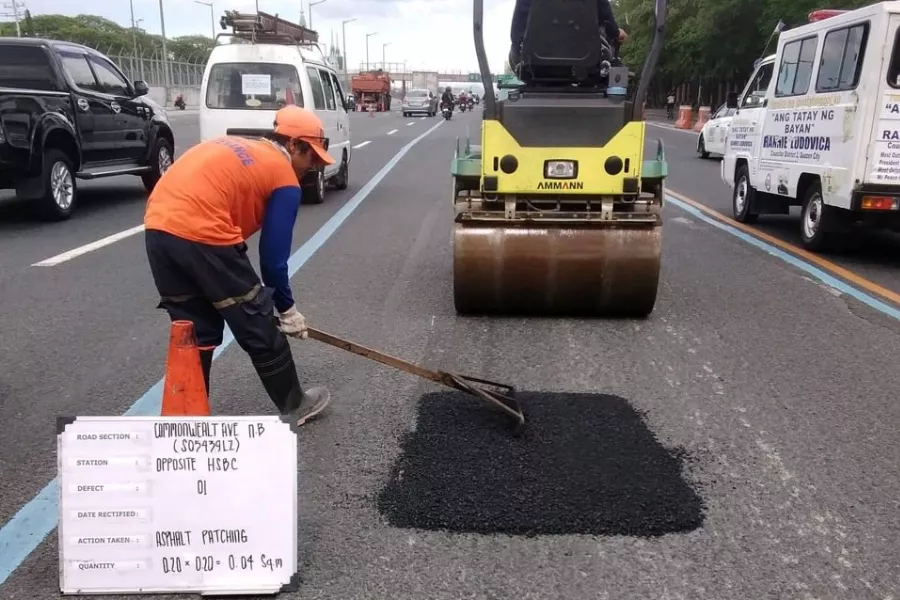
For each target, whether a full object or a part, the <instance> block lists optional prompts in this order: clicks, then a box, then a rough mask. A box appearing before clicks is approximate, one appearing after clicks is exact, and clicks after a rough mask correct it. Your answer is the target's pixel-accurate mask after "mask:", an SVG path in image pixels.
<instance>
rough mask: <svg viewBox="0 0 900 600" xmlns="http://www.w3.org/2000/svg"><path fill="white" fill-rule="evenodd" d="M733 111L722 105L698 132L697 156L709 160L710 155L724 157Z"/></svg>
mask: <svg viewBox="0 0 900 600" xmlns="http://www.w3.org/2000/svg"><path fill="white" fill-rule="evenodd" d="M735 110H736V109H734V108H728V107H727V106H725V105H724V104H723V105H722V106H720V107H719V109H718V110H717V111H716V112H715V114H714V115H713V116H712V117H710V119H709V121H707V122H706V124H705V125H704V126H703V129H701V130H700V137H698V138H697V154H699V155H700V158H709V155H710V154H718V155H719V156H724V154H725V139H726V137H727V136H728V129H729V128H730V127H731V120H732V119H733V118H734V111H735Z"/></svg>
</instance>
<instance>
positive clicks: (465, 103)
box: [459, 100, 469, 112]
mask: <svg viewBox="0 0 900 600" xmlns="http://www.w3.org/2000/svg"><path fill="white" fill-rule="evenodd" d="M467 108H469V103H468V101H466V100H460V101H459V112H466V109H467Z"/></svg>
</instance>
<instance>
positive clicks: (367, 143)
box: [353, 140, 372, 150]
mask: <svg viewBox="0 0 900 600" xmlns="http://www.w3.org/2000/svg"><path fill="white" fill-rule="evenodd" d="M371 143H372V140H366V141H364V142H360V143H359V144H357V145H355V146H353V149H354V150H356V149H357V148H362V147H363V146H368V145H369V144H371Z"/></svg>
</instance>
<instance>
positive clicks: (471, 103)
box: [467, 98, 475, 110]
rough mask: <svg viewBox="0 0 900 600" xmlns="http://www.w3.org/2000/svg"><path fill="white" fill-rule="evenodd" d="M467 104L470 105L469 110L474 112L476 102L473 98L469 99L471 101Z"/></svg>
mask: <svg viewBox="0 0 900 600" xmlns="http://www.w3.org/2000/svg"><path fill="white" fill-rule="evenodd" d="M467 104H468V108H469V110H473V109H474V108H475V101H474V100H473V99H472V98H469V101H468V103H467Z"/></svg>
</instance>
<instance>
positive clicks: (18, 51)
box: [0, 38, 175, 220]
mask: <svg viewBox="0 0 900 600" xmlns="http://www.w3.org/2000/svg"><path fill="white" fill-rule="evenodd" d="M148 92H149V88H148V87H147V84H146V83H144V82H143V81H135V82H134V83H131V82H129V81H128V79H127V78H126V77H125V76H124V75H123V74H122V71H121V70H119V68H118V67H117V66H116V65H115V64H114V63H113V62H112V61H111V60H109V59H108V58H107V57H106V56H104V55H103V54H101V53H99V52H97V51H96V50H92V49H91V48H87V47H85V46H81V45H79V44H72V43H69V42H59V41H53V40H41V39H33V38H0V189H15V190H16V196H18V197H19V198H22V199H26V200H30V201H31V204H32V207H33V208H34V210H35V212H36V213H37V214H38V215H39V216H41V217H42V218H45V219H48V220H62V219H68V218H69V217H70V216H71V215H72V211H73V210H74V208H75V205H76V199H77V196H76V188H77V186H76V179H97V178H100V177H113V176H116V175H140V177H141V179H142V180H143V182H144V186H145V187H146V188H147V191H151V190H152V189H153V186H155V185H156V182H157V181H158V180H159V178H160V177H161V176H162V174H163V173H164V172H165V170H166V169H167V168H168V167H169V166H170V165H171V164H172V161H173V159H174V156H175V138H174V136H173V134H172V127H171V126H170V124H169V120H168V117H167V116H166V112H165V110H163V108H162V107H161V106H159V105H158V104H157V103H155V102H153V100H151V99H150V98H149V97H148V96H147V93H148Z"/></svg>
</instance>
